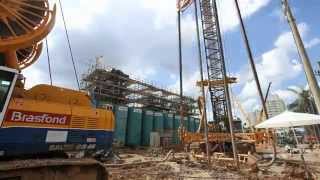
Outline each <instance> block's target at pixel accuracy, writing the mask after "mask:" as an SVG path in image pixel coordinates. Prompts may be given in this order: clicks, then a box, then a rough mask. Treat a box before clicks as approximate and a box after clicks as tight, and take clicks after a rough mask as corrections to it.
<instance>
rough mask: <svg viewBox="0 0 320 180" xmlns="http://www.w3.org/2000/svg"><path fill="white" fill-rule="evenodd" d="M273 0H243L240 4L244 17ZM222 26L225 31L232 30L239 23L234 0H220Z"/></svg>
mask: <svg viewBox="0 0 320 180" xmlns="http://www.w3.org/2000/svg"><path fill="white" fill-rule="evenodd" d="M270 1H271V0H241V1H239V6H240V10H241V14H242V17H243V18H248V17H250V16H251V15H253V14H254V13H256V12H257V11H259V10H260V9H262V8H263V7H265V6H267V5H268V4H269V2H270ZM218 8H219V14H220V16H219V17H220V19H221V27H222V30H223V31H231V30H233V29H234V28H236V26H237V25H238V24H239V21H238V17H237V13H236V8H235V4H234V0H223V1H218Z"/></svg>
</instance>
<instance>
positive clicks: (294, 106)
mask: <svg viewBox="0 0 320 180" xmlns="http://www.w3.org/2000/svg"><path fill="white" fill-rule="evenodd" d="M288 90H289V91H291V92H293V93H294V94H295V95H296V96H297V99H296V100H295V101H294V102H293V103H291V104H289V106H288V109H289V110H290V111H293V112H300V113H311V114H317V110H316V106H315V103H314V100H313V98H312V95H311V93H310V90H306V89H303V88H301V87H295V88H288Z"/></svg>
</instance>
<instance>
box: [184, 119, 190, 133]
mask: <svg viewBox="0 0 320 180" xmlns="http://www.w3.org/2000/svg"><path fill="white" fill-rule="evenodd" d="M183 126H184V128H185V129H186V130H187V131H190V130H189V118H188V117H184V118H183Z"/></svg>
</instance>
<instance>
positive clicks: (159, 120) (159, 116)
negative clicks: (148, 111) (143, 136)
mask: <svg viewBox="0 0 320 180" xmlns="http://www.w3.org/2000/svg"><path fill="white" fill-rule="evenodd" d="M153 122H154V123H153V127H154V128H153V129H154V131H155V132H159V133H160V135H161V134H162V133H163V130H164V117H163V113H160V112H155V113H154V121H153Z"/></svg>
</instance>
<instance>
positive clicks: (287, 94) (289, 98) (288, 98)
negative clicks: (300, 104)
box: [273, 89, 296, 105]
mask: <svg viewBox="0 0 320 180" xmlns="http://www.w3.org/2000/svg"><path fill="white" fill-rule="evenodd" d="M273 93H274V94H277V95H278V96H279V97H280V98H281V99H282V100H284V102H285V103H286V104H287V105H288V104H290V103H292V102H293V101H294V100H295V99H296V95H295V93H293V92H292V91H289V90H282V89H279V90H276V91H274V92H273Z"/></svg>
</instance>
